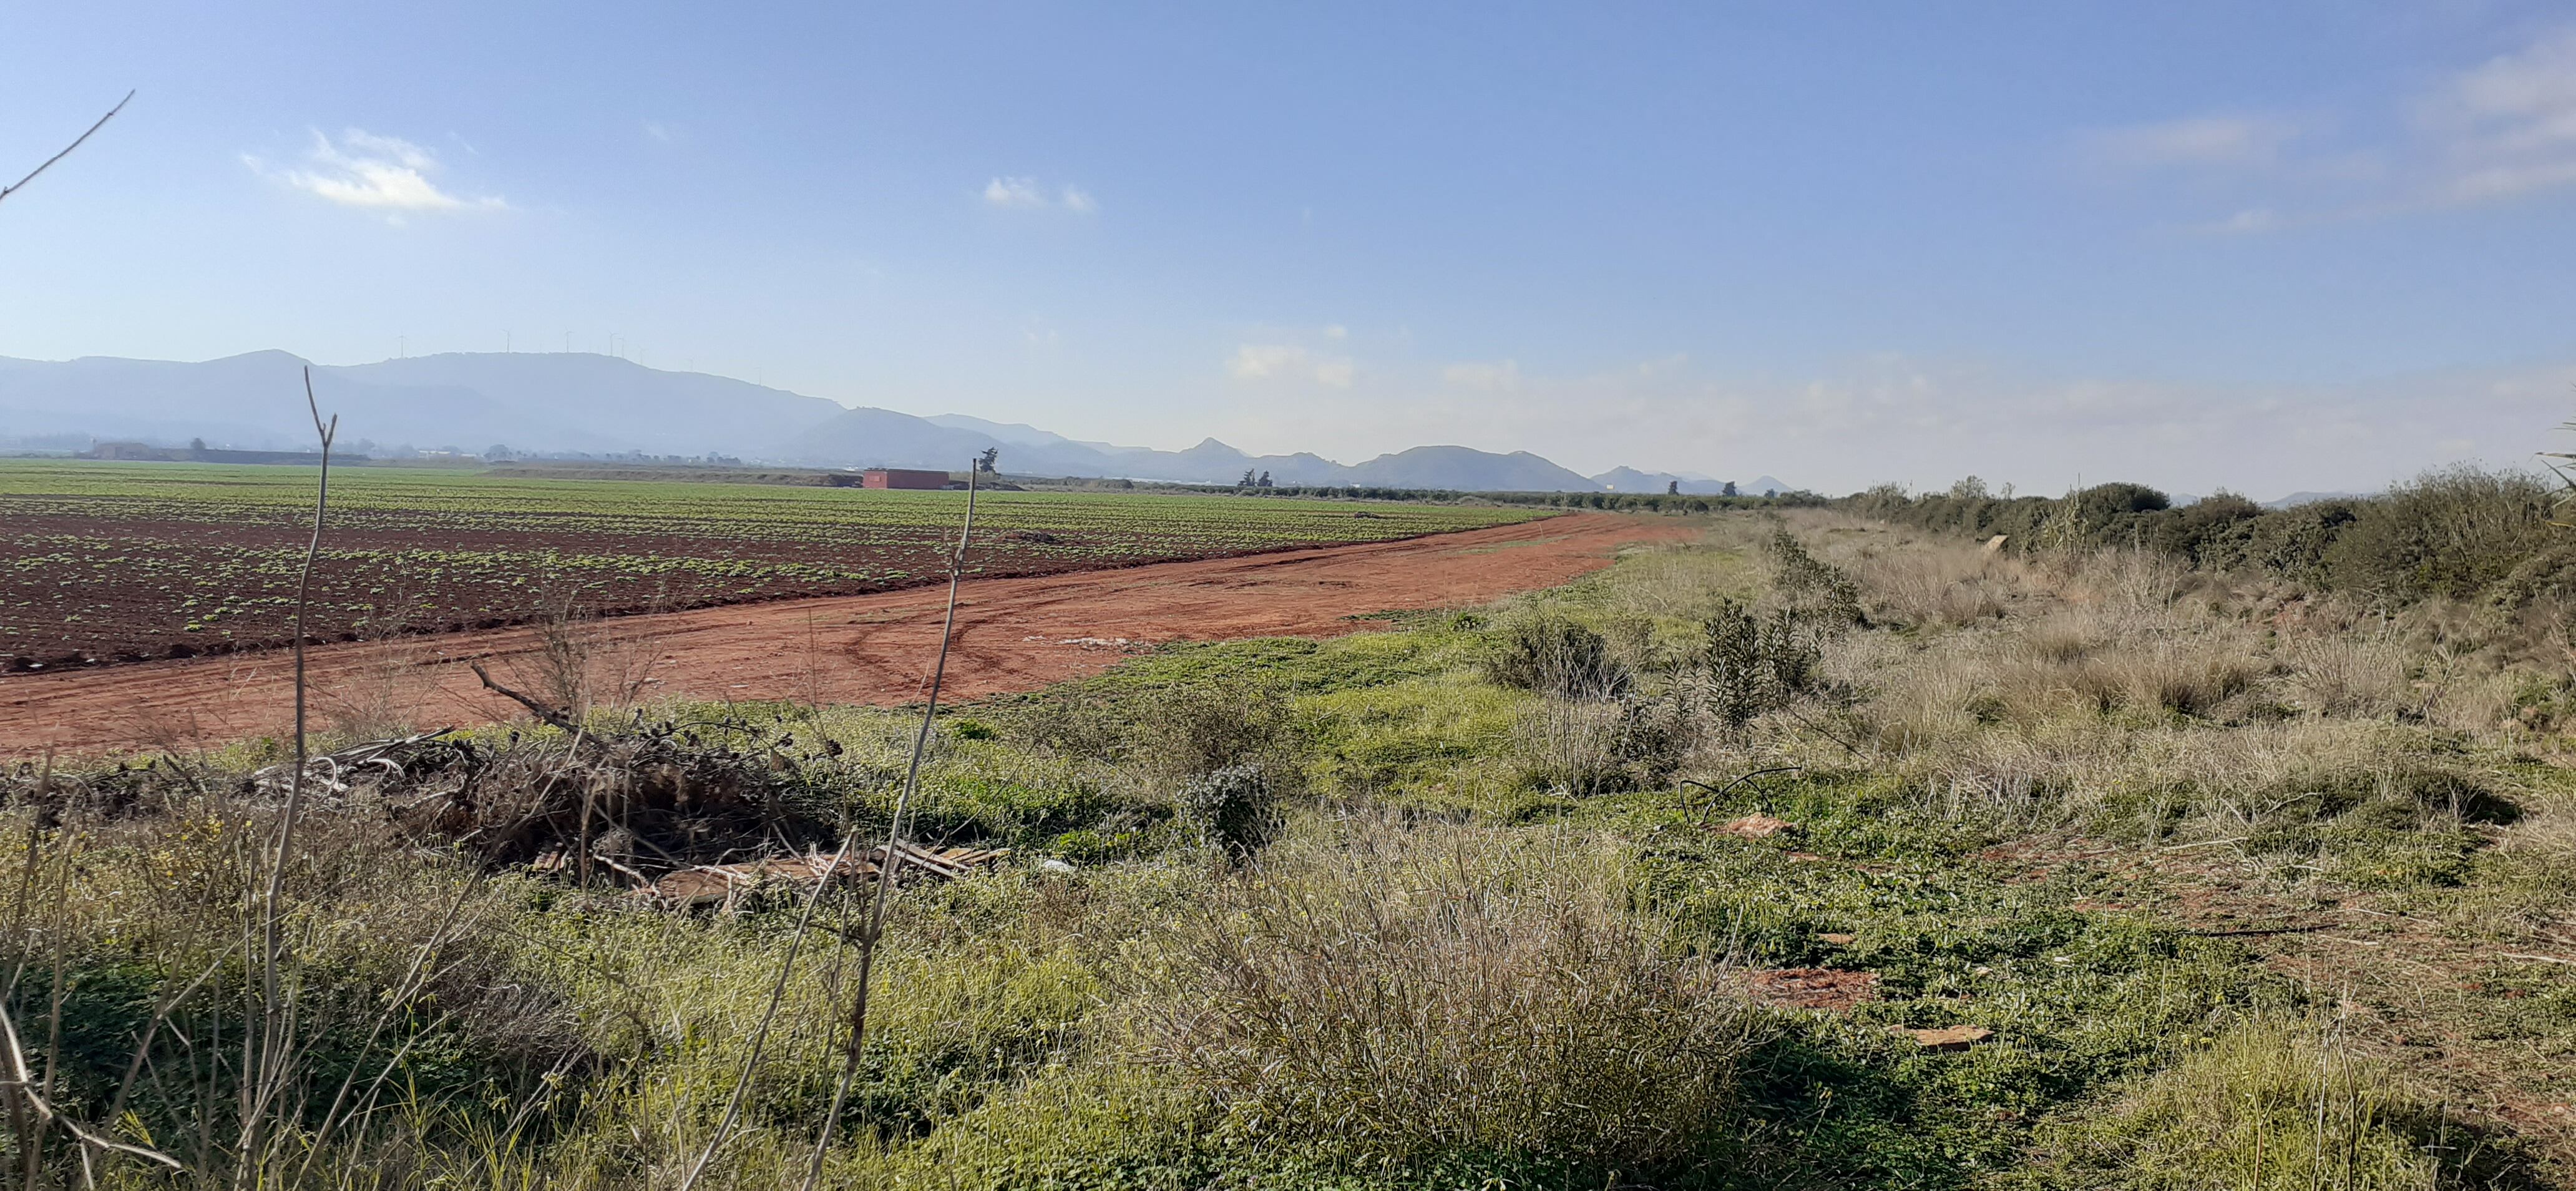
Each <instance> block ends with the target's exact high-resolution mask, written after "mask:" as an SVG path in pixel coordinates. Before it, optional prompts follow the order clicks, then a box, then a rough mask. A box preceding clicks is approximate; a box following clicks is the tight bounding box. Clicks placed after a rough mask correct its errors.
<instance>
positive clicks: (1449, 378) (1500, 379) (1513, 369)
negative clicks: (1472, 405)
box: [1440, 360, 1521, 393]
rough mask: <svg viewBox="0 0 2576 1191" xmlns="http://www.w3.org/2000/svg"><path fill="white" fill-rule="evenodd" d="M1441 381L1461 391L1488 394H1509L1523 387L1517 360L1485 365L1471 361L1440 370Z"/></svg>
mask: <svg viewBox="0 0 2576 1191" xmlns="http://www.w3.org/2000/svg"><path fill="white" fill-rule="evenodd" d="M1440 380H1441V382H1442V383H1443V384H1448V385H1452V386H1455V387H1457V388H1461V389H1475V390H1478V391H1481V392H1487V393H1509V392H1514V391H1516V390H1518V389H1519V388H1520V387H1521V366H1520V362H1519V361H1517V360H1503V361H1499V362H1496V363H1491V364H1487V363H1483V362H1481V361H1475V360H1469V361H1465V362H1462V363H1457V364H1451V365H1450V366H1448V367H1446V368H1443V369H1441V370H1440Z"/></svg>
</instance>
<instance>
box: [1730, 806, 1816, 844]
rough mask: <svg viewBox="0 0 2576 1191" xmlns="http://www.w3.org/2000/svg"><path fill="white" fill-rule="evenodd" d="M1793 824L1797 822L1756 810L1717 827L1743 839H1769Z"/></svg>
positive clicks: (1793, 825)
mask: <svg viewBox="0 0 2576 1191" xmlns="http://www.w3.org/2000/svg"><path fill="white" fill-rule="evenodd" d="M1795 826H1797V824H1794V823H1791V822H1790V821H1788V820H1787V819H1774V818H1772V817H1771V816H1769V815H1765V814H1761V813H1758V812H1757V813H1754V814H1750V815H1746V816H1744V817H1743V818H1741V819H1737V820H1736V821H1734V822H1732V823H1729V824H1727V825H1726V826H1724V827H1721V828H1718V830H1720V831H1723V832H1725V833H1726V834H1728V835H1733V836H1741V837H1743V838H1745V839H1769V838H1771V837H1772V836H1774V835H1778V834H1779V833H1781V832H1783V831H1787V830H1789V829H1790V828H1792V827H1795Z"/></svg>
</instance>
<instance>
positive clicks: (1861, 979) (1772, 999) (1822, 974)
mask: <svg viewBox="0 0 2576 1191" xmlns="http://www.w3.org/2000/svg"><path fill="white" fill-rule="evenodd" d="M1743 979H1744V989H1745V992H1746V993H1747V994H1748V995H1750V996H1751V997H1752V998H1753V999H1754V1000H1756V1001H1760V1002H1761V1003H1763V1004H1765V1005H1785V1006H1788V1007H1790V1008H1793V1009H1822V1010H1825V1011H1827V1012H1841V1011H1843V1010H1846V1009H1850V1008H1852V1007H1853V1006H1856V1005H1861V1004H1865V1003H1867V1002H1870V1001H1874V1000H1877V999H1878V974H1877V973H1875V972H1838V971H1835V970H1834V969H1832V968H1773V969H1766V970H1761V971H1752V972H1746V973H1744V974H1743Z"/></svg>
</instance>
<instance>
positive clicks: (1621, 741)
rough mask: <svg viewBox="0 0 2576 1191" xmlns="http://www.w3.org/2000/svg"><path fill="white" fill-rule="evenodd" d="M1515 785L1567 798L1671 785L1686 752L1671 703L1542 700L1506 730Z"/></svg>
mask: <svg viewBox="0 0 2576 1191" xmlns="http://www.w3.org/2000/svg"><path fill="white" fill-rule="evenodd" d="M1513 744H1514V753H1515V754H1516V756H1517V757H1518V760H1519V763H1520V771H1521V778H1522V780H1523V781H1524V782H1525V783H1527V784H1529V785H1534V786H1537V787H1540V788H1542V789H1555V790H1563V791H1566V792H1567V793H1570V794H1609V793H1615V792H1618V791H1621V790H1645V789H1653V788H1655V787H1658V786H1662V785H1664V784H1665V783H1667V782H1669V781H1671V780H1672V776H1673V771H1674V770H1676V769H1678V768H1680V767H1681V762H1682V758H1683V757H1684V756H1685V755H1686V754H1687V753H1688V752H1689V751H1690V744H1691V730H1690V718H1689V716H1688V715H1687V714H1686V713H1685V709H1684V707H1683V704H1682V702H1681V701H1680V700H1679V699H1677V698H1671V697H1667V698H1661V699H1643V698H1637V697H1634V696H1631V697H1629V698H1625V699H1620V700H1617V701H1613V702H1603V701H1599V700H1590V701H1586V700H1574V699H1554V698H1551V699H1542V700H1540V701H1539V702H1538V703H1537V705H1535V706H1533V707H1531V708H1530V709H1528V710H1527V711H1525V712H1523V713H1522V714H1521V717H1520V720H1519V722H1518V723H1517V724H1516V725H1514V731H1513Z"/></svg>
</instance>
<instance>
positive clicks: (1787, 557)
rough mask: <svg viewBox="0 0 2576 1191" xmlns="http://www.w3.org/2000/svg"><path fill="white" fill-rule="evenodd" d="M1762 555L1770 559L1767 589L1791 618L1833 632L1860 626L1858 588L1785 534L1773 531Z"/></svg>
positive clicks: (1783, 531)
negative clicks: (1777, 598) (1769, 584)
mask: <svg viewBox="0 0 2576 1191" xmlns="http://www.w3.org/2000/svg"><path fill="white" fill-rule="evenodd" d="M1764 553H1765V554H1766V555H1768V556H1769V557H1770V559H1771V567H1772V575H1771V589H1772V591H1773V592H1775V593H1777V594H1778V596H1779V597H1780V599H1781V601H1782V602H1783V603H1785V604H1786V605H1787V606H1788V610H1789V612H1790V614H1791V615H1792V616H1794V617H1795V618H1797V619H1798V620H1800V621H1803V622H1809V623H1813V624H1815V625H1817V626H1819V627H1820V628H1823V629H1825V630H1827V631H1833V632H1839V631H1841V630H1843V629H1847V628H1850V627H1852V626H1853V625H1857V624H1860V623H1862V616H1861V609H1860V584H1858V583H1856V582H1854V581H1853V580H1852V577H1851V576H1849V575H1846V574H1844V573H1843V572H1842V571H1841V570H1840V569H1838V568H1836V567H1834V566H1833V565H1831V564H1829V563H1826V562H1822V561H1820V560H1818V559H1817V558H1816V557H1815V556H1814V555H1812V554H1809V553H1807V548H1806V547H1805V546H1803V545H1800V544H1799V542H1798V539H1797V538H1796V537H1795V536H1794V535H1792V534H1790V532H1789V531H1788V530H1786V529H1775V530H1773V531H1772V532H1771V541H1770V543H1769V544H1768V545H1767V546H1766V547H1764Z"/></svg>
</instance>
